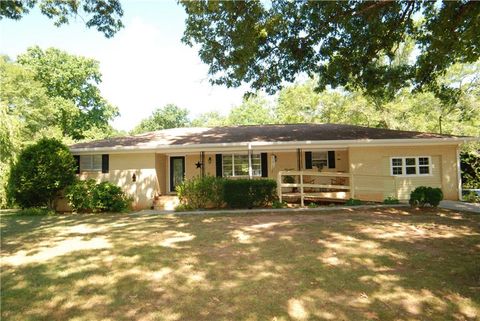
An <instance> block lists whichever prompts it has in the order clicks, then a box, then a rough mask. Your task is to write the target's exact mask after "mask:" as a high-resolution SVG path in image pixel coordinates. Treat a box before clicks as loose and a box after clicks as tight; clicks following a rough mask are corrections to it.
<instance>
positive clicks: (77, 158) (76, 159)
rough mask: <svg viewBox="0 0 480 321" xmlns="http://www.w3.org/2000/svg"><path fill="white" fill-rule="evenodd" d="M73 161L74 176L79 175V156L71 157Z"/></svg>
mask: <svg viewBox="0 0 480 321" xmlns="http://www.w3.org/2000/svg"><path fill="white" fill-rule="evenodd" d="M73 158H74V159H75V174H80V155H73Z"/></svg>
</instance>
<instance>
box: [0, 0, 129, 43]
mask: <svg viewBox="0 0 480 321" xmlns="http://www.w3.org/2000/svg"><path fill="white" fill-rule="evenodd" d="M35 6H38V7H39V9H40V11H41V13H42V14H44V15H46V16H47V17H48V18H50V19H55V22H54V24H55V25H56V26H57V27H58V26H61V25H63V24H68V23H69V21H70V19H72V18H77V17H78V16H81V17H82V19H83V20H86V19H87V17H88V20H86V21H85V24H86V26H87V27H89V28H91V27H94V28H96V29H97V30H98V31H99V32H101V33H103V34H104V35H105V37H107V38H110V37H113V35H114V34H115V33H116V32H117V31H119V30H120V29H121V28H122V27H123V24H122V21H121V20H120V18H121V17H122V16H123V10H122V6H121V5H120V1H119V0H84V1H82V2H78V1H51V0H26V1H11V0H4V1H0V20H1V19H3V18H8V19H14V20H19V19H21V18H22V17H23V16H25V15H26V14H28V13H29V12H30V9H32V8H33V7H35Z"/></svg>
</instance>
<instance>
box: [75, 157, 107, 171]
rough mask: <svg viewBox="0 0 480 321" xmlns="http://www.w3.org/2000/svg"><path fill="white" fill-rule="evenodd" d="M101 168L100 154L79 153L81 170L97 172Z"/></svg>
mask: <svg viewBox="0 0 480 321" xmlns="http://www.w3.org/2000/svg"><path fill="white" fill-rule="evenodd" d="M101 170H102V155H80V171H81V172H99V171H101Z"/></svg>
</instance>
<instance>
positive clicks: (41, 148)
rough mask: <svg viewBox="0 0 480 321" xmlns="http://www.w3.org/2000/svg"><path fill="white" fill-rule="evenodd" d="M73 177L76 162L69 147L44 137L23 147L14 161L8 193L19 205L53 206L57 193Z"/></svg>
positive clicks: (23, 206) (25, 206)
mask: <svg viewBox="0 0 480 321" xmlns="http://www.w3.org/2000/svg"><path fill="white" fill-rule="evenodd" d="M74 179H75V161H74V159H73V157H72V154H71V153H70V151H69V150H68V148H67V147H66V146H65V145H63V144H62V143H61V142H60V141H58V140H56V139H48V138H43V139H41V140H39V141H38V142H37V143H36V144H33V145H30V146H28V147H26V148H25V149H24V150H22V151H21V152H20V154H19V156H18V161H17V162H16V163H15V164H13V166H12V168H11V173H10V177H9V182H8V188H9V193H10V195H11V196H12V198H13V199H14V200H15V201H16V203H17V204H18V205H20V206H21V207H22V208H28V207H35V206H48V207H49V208H50V209H53V208H54V200H55V197H56V196H57V194H58V192H60V191H61V190H63V189H64V188H65V187H66V186H68V185H69V184H71V183H72V182H73V181H74Z"/></svg>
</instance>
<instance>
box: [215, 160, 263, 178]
mask: <svg viewBox="0 0 480 321" xmlns="http://www.w3.org/2000/svg"><path fill="white" fill-rule="evenodd" d="M251 161H252V176H262V160H261V157H260V154H252V155H251ZM223 176H225V177H237V176H249V172H248V155H247V154H223Z"/></svg>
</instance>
